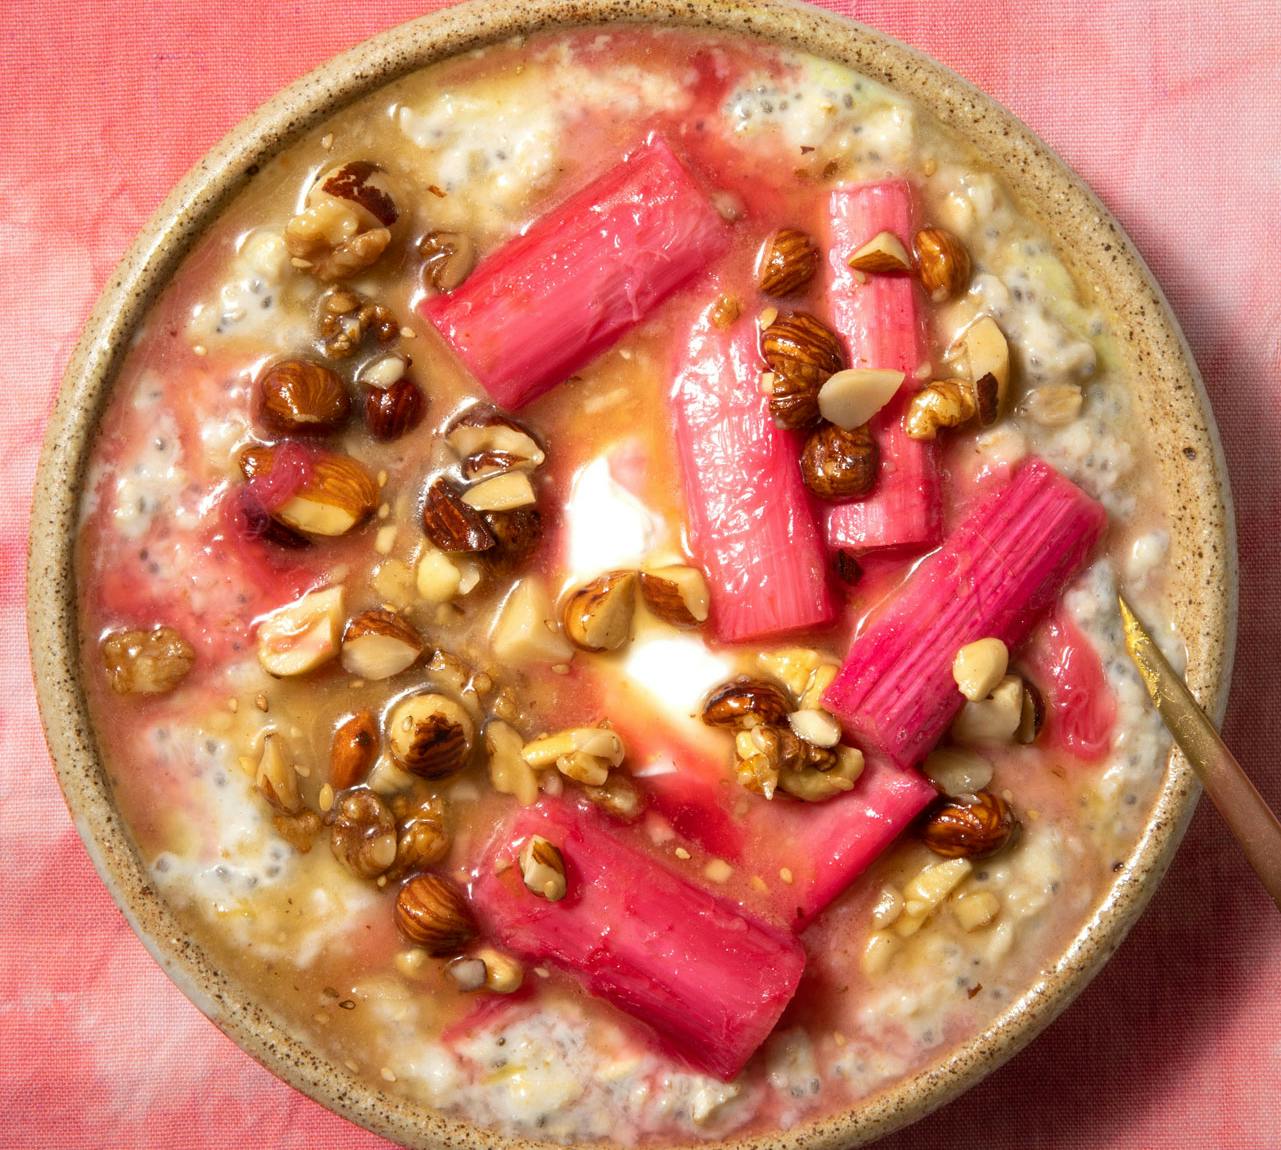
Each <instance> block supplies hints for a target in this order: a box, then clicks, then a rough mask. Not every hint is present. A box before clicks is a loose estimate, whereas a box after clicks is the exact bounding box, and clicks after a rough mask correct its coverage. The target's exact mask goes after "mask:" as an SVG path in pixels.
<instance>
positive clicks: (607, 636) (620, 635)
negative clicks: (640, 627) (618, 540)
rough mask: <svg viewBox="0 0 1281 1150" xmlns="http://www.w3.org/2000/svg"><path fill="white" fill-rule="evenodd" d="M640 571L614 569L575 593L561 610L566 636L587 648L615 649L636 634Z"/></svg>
mask: <svg viewBox="0 0 1281 1150" xmlns="http://www.w3.org/2000/svg"><path fill="white" fill-rule="evenodd" d="M636 582H637V577H636V572H635V571H610V572H609V573H608V574H605V575H601V576H600V577H599V578H596V579H593V580H592V581H591V582H590V583H588V584H586V585H585V586H583V587H580V588H578V589H577V590H576V591H573V592H571V594H570V595H569V597H568V598H567V599H566V600H565V605H564V607H563V608H562V610H561V621H562V623H563V625H564V628H565V637H566V638H567V639H568V640H569V641H570V642H571V643H573V644H574V646H575V647H578V648H580V649H581V650H584V651H614V650H617V649H618V648H619V647H621V646H622V645H623V644H624V643H626V642H628V641H629V640H630V639H631V637H632V617H633V616H634V614H635V612H636Z"/></svg>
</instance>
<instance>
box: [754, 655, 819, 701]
mask: <svg viewBox="0 0 1281 1150" xmlns="http://www.w3.org/2000/svg"><path fill="white" fill-rule="evenodd" d="M756 664H757V666H759V667H760V668H761V670H762V671H765V672H766V673H767V674H769V675H772V676H773V677H774V678H775V679H777V680H778V681H779V682H780V683H782V684H783V686H784V687H786V688H787V690H788V691H790V692H791V694H792V697H793V698H794V699H801V698H802V697H803V696H805V695H806V694H807V693H808V692H809V689H810V686H811V685H812V684H813V682H814V673H815V672H816V671H817V670H818V668H819V667H820V666H830V664H825V663H824V661H823V656H822V655H820V654H819V653H818V652H817V651H815V650H814V649H813V648H811V647H778V648H775V649H774V650H772V651H761V652H759V653H758V654H757V656H756ZM801 705H802V706H809V704H808V703H802V704H801ZM790 709H791V708H789V710H790Z"/></svg>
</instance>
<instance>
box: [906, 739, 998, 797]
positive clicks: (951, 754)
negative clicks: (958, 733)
mask: <svg viewBox="0 0 1281 1150" xmlns="http://www.w3.org/2000/svg"><path fill="white" fill-rule="evenodd" d="M923 769H924V771H925V777H926V778H927V779H929V780H930V782H932V783H933V784H934V785H935V786H936V787H938V789H939V790H940V791H942V792H943V793H944V794H945V795H952V796H957V795H976V794H978V792H979V791H981V790H983V789H984V788H985V787H986V786H987V785H988V784H989V783H990V782H991V781H992V764H991V763H990V762H988V760H987V759H985V758H983V756H982V755H976V754H975V753H974V752H973V751H965V750H957V749H954V748H952V747H940V748H939V749H938V750H935V751H931V752H930V753H929V754H928V755H926V756H925V763H924V767H923Z"/></svg>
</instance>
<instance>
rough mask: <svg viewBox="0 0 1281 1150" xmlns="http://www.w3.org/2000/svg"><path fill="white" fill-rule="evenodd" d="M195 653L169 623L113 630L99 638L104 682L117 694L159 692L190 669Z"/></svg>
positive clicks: (160, 693)
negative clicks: (134, 629) (134, 628)
mask: <svg viewBox="0 0 1281 1150" xmlns="http://www.w3.org/2000/svg"><path fill="white" fill-rule="evenodd" d="M195 661H196V653H195V651H193V650H192V648H191V644H190V643H188V642H187V640H186V639H184V638H183V637H182V636H181V635H180V634H179V633H178V632H177V631H175V630H174V629H173V628H172V627H166V626H157V627H153V628H152V629H151V630H150V631H112V632H111V633H110V634H108V635H107V636H105V637H104V638H103V640H102V664H103V667H104V668H105V669H106V672H107V682H108V684H110V686H111V689H112V690H113V691H115V692H116V694H118V695H162V694H164V693H165V692H167V691H172V690H173V689H174V688H175V687H176V686H177V685H178V684H179V683H181V682H182V680H183V679H185V678H186V677H187V672H188V671H190V670H191V665H192V664H193V663H194V662H195Z"/></svg>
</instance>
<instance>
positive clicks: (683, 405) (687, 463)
mask: <svg viewBox="0 0 1281 1150" xmlns="http://www.w3.org/2000/svg"><path fill="white" fill-rule="evenodd" d="M760 371H761V361H760V355H759V353H758V351H757V347H756V332H755V329H754V326H753V324H752V322H751V320H750V319H749V318H747V317H744V318H742V319H739V320H738V321H737V322H736V323H734V325H733V326H732V327H731V328H730V329H729V330H722V329H721V328H718V327H717V326H716V325H715V324H714V323H712V322H711V320H710V319H709V318H707V317H706V316H703V317H702V318H700V319H699V320H698V321H697V323H696V324H695V325H694V328H693V332H692V334H691V336H690V340H689V343H688V347H687V349H685V350H684V354H683V355H682V359H681V363H680V365H679V367H678V373H677V377H676V382H675V384H674V385H673V387H672V396H671V402H672V413H673V419H674V423H675V425H676V448H677V452H678V453H679V456H680V463H681V471H682V473H683V475H684V484H685V505H686V514H687V522H688V523H689V530H690V538H691V542H692V544H693V548H694V552H695V554H696V555H697V556H698V558H699V561H700V563H701V564H702V567H703V570H704V571H705V572H706V574H707V581H708V586H709V588H710V590H711V599H712V604H711V606H712V624H713V627H714V629H715V632H716V636H717V637H718V638H719V639H720V640H721V641H722V642H726V643H744V642H748V641H752V640H759V639H765V638H769V637H771V636H776V635H783V634H786V633H788V632H789V631H797V630H801V629H804V628H808V627H816V626H820V625H822V624H825V623H830V622H831V621H832V618H833V616H834V614H835V610H836V608H835V604H834V602H833V599H832V595H831V590H830V588H829V586H828V578H827V555H826V551H825V548H824V546H823V539H822V533H821V531H820V529H819V524H818V519H817V516H816V513H815V509H814V505H813V503H812V501H811V499H810V496H809V493H808V492H807V491H806V490H805V485H804V484H803V483H802V482H801V472H800V467H799V465H798V463H797V460H798V459H799V458H800V449H801V444H800V442H799V438H798V436H797V434H796V433H795V432H790V431H783V430H781V429H780V428H778V427H775V426H774V421H773V419H772V418H771V417H770V414H769V405H768V402H767V400H766V399H765V397H764V396H763V395H762V394H761V393H760V388H759V385H758V378H759V376H760Z"/></svg>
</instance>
